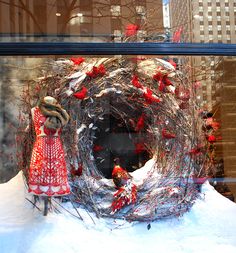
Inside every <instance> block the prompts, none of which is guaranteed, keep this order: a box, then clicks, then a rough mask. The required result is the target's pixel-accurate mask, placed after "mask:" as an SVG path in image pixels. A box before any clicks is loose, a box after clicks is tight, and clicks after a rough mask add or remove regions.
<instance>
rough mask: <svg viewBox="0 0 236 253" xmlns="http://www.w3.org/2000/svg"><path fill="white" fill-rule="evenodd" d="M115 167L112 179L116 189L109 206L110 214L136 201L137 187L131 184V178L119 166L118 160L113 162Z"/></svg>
mask: <svg viewBox="0 0 236 253" xmlns="http://www.w3.org/2000/svg"><path fill="white" fill-rule="evenodd" d="M114 162H115V166H114V169H113V171H112V179H113V182H114V184H115V185H116V187H117V188H118V189H117V191H116V193H115V194H114V195H113V197H114V200H113V201H112V204H111V209H112V212H113V213H115V212H116V211H118V210H120V209H121V208H122V207H123V206H125V205H129V204H131V203H135V201H136V199H137V186H136V185H135V184H133V183H132V182H131V178H132V176H131V175H130V174H129V173H128V172H127V171H126V170H125V169H123V168H121V167H120V165H119V159H118V158H116V159H115V160H114Z"/></svg>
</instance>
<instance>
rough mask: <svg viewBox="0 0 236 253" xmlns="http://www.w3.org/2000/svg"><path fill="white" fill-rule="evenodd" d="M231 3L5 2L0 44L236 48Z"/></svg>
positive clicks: (180, 0) (196, 0) (158, 0)
mask: <svg viewBox="0 0 236 253" xmlns="http://www.w3.org/2000/svg"><path fill="white" fill-rule="evenodd" d="M235 4H236V3H235V1H234V0H229V1H215V0H212V1H211V0H209V1H199V0H192V1H189V0H163V1H162V0H145V1H143V0H142V1H140V0H135V1H133V0H132V1H131V0H130V1H129V0H109V1H108V0H103V1H95V0H86V1H79V0H67V1H64V0H57V1H55V0H43V1H37V0H31V1H29V0H5V1H1V2H0V13H1V15H0V17H1V22H0V34H1V41H31V42H34V41H35V42H36V41H48V42H49V41H51V42H53V41H57V42H60V41H64V42H65V41H67V42H95V41H96V42H128V41H139V42H147V41H148V42H175V43H180V42H191V43H235V40H236V36H235V30H236V29H235V25H236V23H235V12H236V5H235Z"/></svg>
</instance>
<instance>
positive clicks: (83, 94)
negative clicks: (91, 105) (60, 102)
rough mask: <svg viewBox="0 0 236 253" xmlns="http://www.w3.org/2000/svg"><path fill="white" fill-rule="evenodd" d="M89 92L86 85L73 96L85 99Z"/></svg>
mask: <svg viewBox="0 0 236 253" xmlns="http://www.w3.org/2000/svg"><path fill="white" fill-rule="evenodd" d="M87 93H88V90H87V88H86V87H82V89H81V91H79V92H76V93H74V94H73V96H74V97H75V98H77V99H81V100H83V99H85V97H86V96H87Z"/></svg>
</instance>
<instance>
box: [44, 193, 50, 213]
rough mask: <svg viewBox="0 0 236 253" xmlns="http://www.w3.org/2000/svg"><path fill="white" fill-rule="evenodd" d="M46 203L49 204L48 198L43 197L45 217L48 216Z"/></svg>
mask: <svg viewBox="0 0 236 253" xmlns="http://www.w3.org/2000/svg"><path fill="white" fill-rule="evenodd" d="M48 202H49V197H48V196H45V197H44V209H43V216H47V214H48Z"/></svg>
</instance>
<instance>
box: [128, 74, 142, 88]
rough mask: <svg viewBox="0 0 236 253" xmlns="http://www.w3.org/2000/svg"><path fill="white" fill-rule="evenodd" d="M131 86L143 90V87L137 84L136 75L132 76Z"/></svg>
mask: <svg viewBox="0 0 236 253" xmlns="http://www.w3.org/2000/svg"><path fill="white" fill-rule="evenodd" d="M131 82H132V84H133V86H135V87H136V88H140V89H143V86H142V84H141V83H140V82H139V80H138V77H137V76H136V75H133V78H132V81H131Z"/></svg>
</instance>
